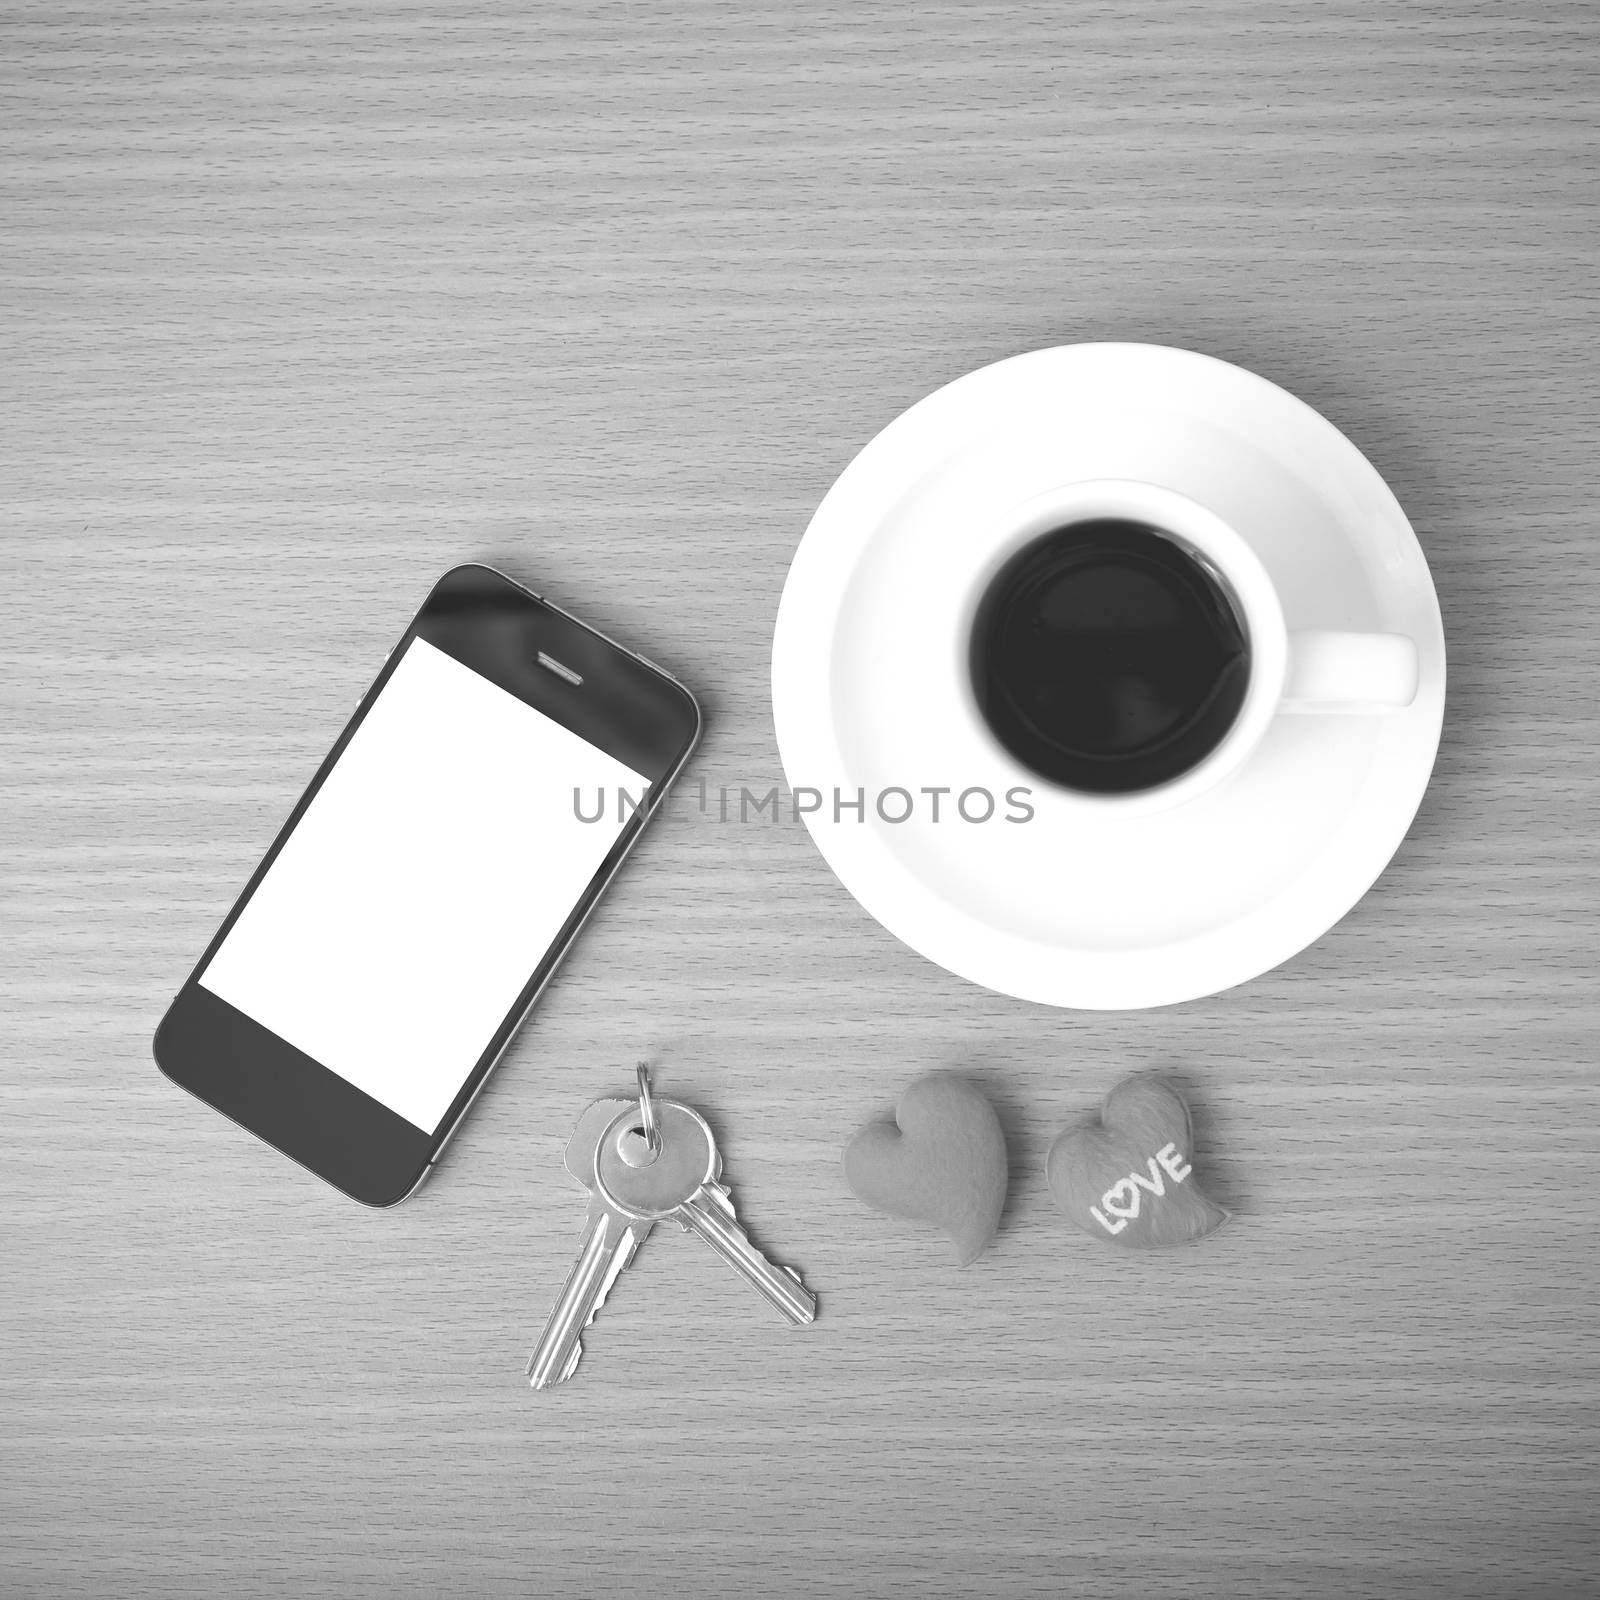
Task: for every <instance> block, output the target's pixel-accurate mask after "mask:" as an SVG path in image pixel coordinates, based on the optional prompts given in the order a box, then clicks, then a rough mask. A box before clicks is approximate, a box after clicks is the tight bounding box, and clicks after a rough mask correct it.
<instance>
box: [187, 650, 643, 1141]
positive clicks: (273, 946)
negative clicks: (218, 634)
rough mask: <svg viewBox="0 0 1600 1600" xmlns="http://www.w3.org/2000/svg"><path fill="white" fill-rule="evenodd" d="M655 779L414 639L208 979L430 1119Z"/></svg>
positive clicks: (430, 1128) (356, 1080) (427, 1123)
mask: <svg viewBox="0 0 1600 1600" xmlns="http://www.w3.org/2000/svg"><path fill="white" fill-rule="evenodd" d="M646 782H647V781H646V779H644V778H643V777H641V776H640V774H638V773H637V772H634V771H633V770H632V769H631V768H629V767H627V766H625V765H624V764H623V763H622V762H620V761H617V760H614V759H613V758H612V757H611V756H609V755H607V754H606V753H605V752H604V751H603V750H597V749H596V748H595V747H594V746H593V745H592V744H590V743H589V742H588V741H587V740H585V739H581V738H579V737H578V735H577V734H575V733H573V732H571V731H570V730H569V729H567V728H564V727H562V726H561V725H560V724H559V723H557V722H554V721H552V720H551V719H550V718H549V717H547V716H545V715H544V714H543V712H540V711H536V710H534V708H533V707H532V706H530V705H527V704H525V703H524V702H523V701H521V700H518V699H517V698H516V696H514V695H511V694H508V693H507V692H506V691H505V690H504V689H502V688H500V687H499V686H498V685H497V684H493V683H491V682H490V681H489V680H488V679H487V678H485V677H483V676H482V675H481V674H479V673H476V672H474V671H472V669H471V668H470V667H465V666H463V665H462V664H461V663H460V662H459V661H457V660H456V659H455V658H454V657H453V656H448V655H446V654H445V653H444V652H443V651H441V650H438V649H435V648H434V646H432V645H430V644H428V643H427V642H426V641H425V640H422V639H414V640H413V641H412V642H411V645H410V647H409V648H408V649H407V650H406V652H405V654H404V656H402V657H401V659H400V661H399V663H398V665H397V666H396V667H395V670H394V672H393V674H392V675H391V677H390V678H389V681H388V683H386V684H385V685H384V688H383V692H382V693H381V694H380V695H379V696H378V698H377V700H376V701H374V702H373V705H372V707H371V709H370V710H369V711H368V712H367V715H366V717H365V718H364V719H363V721H362V723H361V726H360V727H359V728H357V729H356V731H355V734H354V736H353V737H352V738H351V740H350V743H349V744H348V745H346V746H345V750H344V753H343V755H341V756H340V758H339V760H338V762H337V764H336V765H335V766H334V769H333V771H332V772H330V773H329V774H328V777H327V780H326V781H325V782H324V783H323V785H322V787H321V788H320V789H319V790H318V791H317V793H316V796H315V798H314V799H313V800H312V802H311V804H310V805H309V806H308V807H307V808H306V812H305V815H304V816H302V817H301V819H300V821H299V823H298V824H297V825H296V827H295V830H294V832H293V833H292V834H290V835H289V838H288V840H287V841H286V842H285V844H284V847H283V849H282V850H281V851H280V852H279V854H278V858H277V860H275V861H274V862H273V863H272V866H271V868H270V870H269V871H268V872H267V875H266V877H265V878H263V879H262V880H261V883H260V884H259V885H258V886H257V888H256V892H255V893H254V894H253V895H252V896H251V897H250V901H249V903H248V904H247V905H246V906H245V908H244V910H243V912H241V913H240V916H239V920H238V921H237V922H235V923H234V925H233V927H232V928H230V929H229V930H228V936H227V938H226V939H224V940H223V942H222V945H221V947H220V948H219V949H218V950H217V953H216V954H215V955H214V956H213V957H212V958H211V962H210V965H209V966H207V968H206V970H205V972H204V974H203V975H202V977H201V979H200V982H201V984H202V986H203V987H205V988H207V989H209V990H210V991H211V992H212V994H214V995H217V996H218V997H219V998H220V999H223V1000H226V1001H227V1002H228V1004H229V1005H231V1006H233V1007H235V1008H236V1009H238V1010H240V1011H242V1012H244V1014H245V1015H246V1016H248V1017H253V1018H254V1019H255V1020H256V1021H257V1022H259V1023H260V1024H261V1025H262V1027H264V1028H268V1029H270V1030H271V1031H272V1032H273V1033H275V1034H277V1035H278V1037H279V1038H280V1039H285V1040H287V1041H288V1042H289V1043H290V1044H292V1045H293V1046H294V1047H295V1048H296V1049H298V1050H302V1051H304V1052H305V1053H306V1054H307V1055H308V1056H311V1057H312V1058H313V1059H314V1060H317V1061H320V1062H321V1063H322V1065H323V1066H325V1067H327V1068H328V1069H329V1070H330V1071H333V1072H336V1073H338V1074H339V1076H340V1077H341V1078H344V1079H346V1080H347V1081H349V1082H350V1083H353V1084H354V1085H355V1086H356V1087H357V1088H358V1089H361V1090H364V1091H365V1092H366V1093H367V1094H369V1095H371V1096H372V1098H373V1099H374V1100H379V1101H382V1103H383V1104H384V1105H386V1106H388V1107H389V1109H390V1110H391V1111H396V1112H398V1113H399V1114H400V1115H401V1116H402V1117H404V1118H405V1119H406V1121H407V1122H410V1123H414V1124H415V1125H416V1126H417V1127H419V1128H421V1129H422V1131H423V1132H424V1133H432V1132H434V1130H435V1129H436V1128H437V1127H438V1126H439V1123H440V1122H441V1121H442V1120H443V1118H444V1114H445V1112H446V1111H448V1110H449V1108H450V1103H451V1102H452V1101H453V1100H454V1099H455V1097H456V1095H457V1094H458V1093H459V1092H460V1090H461V1086H462V1084H463V1083H464V1082H465V1081H466V1079H467V1076H468V1074H469V1073H470V1072H471V1071H472V1068H473V1067H474V1066H475V1065H476V1064H477V1062H478V1060H479V1058H480V1057H481V1056H482V1055H483V1052H484V1050H485V1049H486V1048H487V1047H488V1044H489V1041H490V1039H491V1038H492V1037H493V1035H494V1032H495V1029H496V1028H498V1027H499V1026H500V1024H501V1023H502V1022H503V1021H504V1020H505V1019H506V1017H507V1016H508V1015H509V1013H510V1012H511V1009H512V1007H513V1006H514V1005H515V1004H516V1001H517V996H518V995H519V994H520V993H521V992H522V990H523V988H524V987H525V986H526V985H527V983H528V980H529V979H530V978H531V977H532V976H533V972H534V969H535V968H536V967H537V966H538V965H539V963H540V961H541V960H542V959H543V958H544V955H545V952H546V951H547V950H548V949H549V948H550V945H551V943H552V942H553V941H554V939H555V936H556V934H557V933H558V932H559V931H560V929H561V926H562V924H563V923H565V922H566V920H567V918H568V916H570V915H571V913H572V910H573V908H574V906H576V905H577V903H578V900H579V897H580V896H581V895H582V893H583V891H584V888H585V887H586V886H587V884H588V883H589V881H590V880H591V879H592V878H593V877H594V875H595V873H596V871H598V869H599V867H600V864H601V862H602V861H604V859H605V857H606V854H607V852H608V851H609V850H610V849H611V847H612V846H613V845H614V844H615V843H616V841H617V836H618V834H619V833H621V831H622V828H623V826H624V823H625V821H626V819H627V815H628V814H629V807H628V804H627V802H626V801H619V799H618V791H619V790H621V791H623V792H624V793H625V794H626V795H627V796H628V797H629V799H630V800H632V801H634V802H638V801H640V800H641V799H642V797H643V795H644V791H645V788H646ZM596 788H600V789H601V790H602V791H603V794H604V800H605V805H604V809H603V812H602V815H601V818H600V820H599V821H596V822H587V823H586V822H583V821H581V820H580V819H579V817H578V815H577V812H578V807H577V805H576V804H575V803H574V795H573V791H574V789H579V790H581V791H582V792H583V795H584V800H583V809H584V811H585V812H587V813H588V814H590V815H592V814H593V812H594V809H595V800H596V796H595V790H596ZM619 813H621V815H620V816H619Z"/></svg>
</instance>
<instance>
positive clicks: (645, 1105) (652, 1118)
mask: <svg viewBox="0 0 1600 1600" xmlns="http://www.w3.org/2000/svg"><path fill="white" fill-rule="evenodd" d="M639 1115H640V1116H641V1117H642V1118H643V1119H644V1142H645V1148H646V1149H648V1150H649V1152H650V1153H651V1155H660V1154H661V1125H660V1123H658V1122H657V1121H656V1103H655V1100H654V1098H653V1097H652V1096H651V1093H650V1068H649V1067H648V1066H647V1065H646V1064H645V1063H644V1062H643V1061H641V1062H640V1063H639Z"/></svg>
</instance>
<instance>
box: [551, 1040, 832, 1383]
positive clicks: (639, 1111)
mask: <svg viewBox="0 0 1600 1600" xmlns="http://www.w3.org/2000/svg"><path fill="white" fill-rule="evenodd" d="M566 1160H567V1171H568V1172H570V1173H571V1174H572V1176H573V1177H574V1178H576V1179H577V1180H578V1182H579V1183H580V1184H582V1185H583V1187H584V1188H585V1189H587V1190H588V1191H589V1214H588V1216H587V1218H586V1219H585V1221H584V1225H583V1240H582V1243H581V1244H580V1245H579V1247H578V1259H577V1261H576V1262H575V1263H574V1264H573V1268H572V1271H571V1273H570V1274H569V1275H568V1278H567V1282H566V1286H565V1288H563V1289H562V1291H561V1294H560V1296H559V1297H558V1298H557V1300H556V1303H555V1306H554V1307H553V1309H552V1310H551V1312H550V1319H549V1321H548V1322H546V1323H545V1326H544V1332H543V1333H541V1334H540V1335H539V1342H538V1344H536V1345H535V1346H534V1347H533V1356H532V1358H531V1359H530V1360H529V1362H528V1381H529V1382H530V1383H531V1384H532V1385H533V1387H534V1388H535V1389H548V1388H549V1387H550V1386H551V1385H552V1384H556V1383H560V1382H562V1381H563V1380H564V1379H566V1378H570V1377H571V1376H572V1374H573V1372H574V1370H575V1369H576V1368H577V1365H578V1358H579V1357H580V1356H581V1355H582V1354H583V1330H584V1329H585V1328H586V1327H588V1325H589V1324H590V1323H591V1322H592V1321H593V1320H594V1316H595V1313H596V1312H597V1311H598V1310H599V1309H600V1307H601V1305H602V1304H603V1303H604V1301H605V1297H606V1295H607V1294H608V1293H609V1292H610V1290H611V1285H612V1284H613V1283H615V1282H616V1281H617V1277H618V1275H619V1274H620V1273H621V1272H622V1269H623V1268H624V1267H626V1266H627V1265H628V1263H629V1262H630V1261H631V1260H632V1259H633V1255H634V1252H635V1251H636V1250H637V1249H638V1248H639V1246H640V1245H641V1244H643V1243H644V1240H645V1236H646V1235H647V1234H648V1233H649V1232H650V1230H651V1229H652V1228H653V1227H655V1225H656V1224H657V1223H658V1222H663V1221H668V1220H670V1221H672V1222H676V1223H677V1224H678V1226H679V1227H680V1228H681V1229H683V1230H684V1231H685V1232H693V1233H697V1234H699V1236H700V1237H701V1238H702V1239H704V1240H705V1242H706V1243H707V1244H709V1245H710V1246H711V1248H712V1249H713V1250H715V1251H716V1252H717V1254H718V1255H719V1256H721V1257H722V1259H723V1260H724V1261H726V1262H728V1263H729V1264H730V1265H731V1266H734V1267H737V1268H738V1270H739V1272H740V1273H741V1274H742V1275H743V1276H744V1277H745V1278H746V1279H748V1280H749V1282H750V1283H751V1285H752V1286H753V1287H754V1288H756V1289H757V1290H759V1291H760V1293H761V1294H762V1295H763V1296H765V1298H766V1299H767V1300H769V1301H770V1302H771V1303H772V1304H773V1305H774V1306H776V1307H777V1308H778V1310H779V1311H781V1312H782V1313H783V1315H784V1316H785V1317H787V1318H788V1319H789V1321H790V1322H792V1323H795V1324H797V1325H803V1324H806V1323H809V1322H812V1321H814V1320H815V1318H816V1315H817V1302H816V1298H815V1297H814V1296H813V1295H812V1294H811V1293H810V1292H809V1291H808V1290H807V1289H806V1286H805V1285H804V1284H803V1283H801V1281H800V1278H799V1275H798V1274H797V1273H795V1272H793V1271H791V1270H790V1269H789V1268H788V1267H780V1266H776V1265H774V1264H773V1263H772V1262H770V1261H768V1260H767V1258H766V1257H765V1256H764V1255H762V1253H761V1252H760V1251H759V1250H758V1249H756V1247H755V1246H754V1245H753V1244H751V1242H750V1240H749V1237H748V1236H747V1235H746V1233H745V1231H744V1229H743V1228H742V1227H740V1225H739V1219H738V1217H737V1216H736V1215H735V1213H734V1209H733V1197H732V1196H731V1195H730V1194H729V1193H728V1189H727V1186H726V1185H725V1184H723V1183H722V1182H721V1181H720V1180H721V1177H722V1157H721V1156H720V1155H719V1154H718V1153H717V1143H716V1140H715V1139H714V1138H713V1137H712V1135H711V1129H710V1128H709V1127H708V1126H707V1125H706V1120H705V1118H704V1117H702V1116H701V1115H700V1114H699V1112H697V1111H692V1110H690V1108H689V1107H688V1106H684V1105H679V1104H678V1103H677V1102H676V1101H672V1100H657V1099H656V1098H655V1097H654V1095H652V1093H651V1092H650V1072H649V1069H648V1068H647V1067H646V1066H644V1065H643V1064H642V1063H641V1064H640V1067H639V1098H638V1100H636V1101H635V1100H597V1101H596V1102H595V1103H594V1104H593V1105H592V1106H590V1107H589V1109H588V1110H587V1111H585V1112H584V1114H583V1115H582V1116H581V1117H580V1118H579V1119H578V1126H577V1129H576V1130H575V1131H574V1133H573V1135H572V1138H571V1139H570V1140H569V1141H568V1143H567V1157H566Z"/></svg>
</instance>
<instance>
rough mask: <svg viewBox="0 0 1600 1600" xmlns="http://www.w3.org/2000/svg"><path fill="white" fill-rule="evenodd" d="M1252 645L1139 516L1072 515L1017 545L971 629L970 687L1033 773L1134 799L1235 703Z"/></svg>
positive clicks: (1172, 769)
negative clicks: (1086, 518)
mask: <svg viewBox="0 0 1600 1600" xmlns="http://www.w3.org/2000/svg"><path fill="white" fill-rule="evenodd" d="M1249 675H1250V650H1249V645H1248V642H1247V640H1246V637H1245V631H1244V624H1243V621H1242V620H1241V618H1240V616H1239V614H1238V612H1237V611H1236V610H1235V609H1234V605H1233V601H1232V600H1231V599H1230V598H1229V596H1228V593H1227V591H1226V590H1225V589H1224V588H1223V586H1222V584H1221V583H1220V582H1219V581H1218V580H1217V579H1216V578H1215V577H1213V576H1212V574H1211V573H1210V572H1209V571H1208V570H1207V568H1206V567H1204V566H1203V565H1202V564H1201V563H1200V562H1199V561H1198V560H1196V558H1195V557H1194V556H1192V555H1191V554H1190V553H1189V552H1188V551H1187V550H1185V549H1184V548H1183V547H1182V546H1181V545H1180V544H1178V543H1176V542H1175V541H1174V540H1173V539H1171V538H1169V537H1167V536H1166V535H1164V534H1163V533H1161V532H1160V531H1159V530H1158V529H1156V528H1153V527H1150V526H1149V525H1148V524H1146V523H1139V522H1125V521H1121V520H1113V519H1109V518H1108V519H1104V520H1100V521H1094V522H1074V523H1070V524H1068V525H1067V526H1066V527H1064V528H1057V529H1056V530H1055V531H1054V532H1052V533H1047V534H1045V535H1044V536H1043V537H1042V538H1039V539H1036V540H1034V542H1033V543H1032V544H1030V545H1028V546H1027V547H1026V548H1024V549H1023V550H1021V551H1019V552H1018V553H1017V554H1016V555H1015V556H1014V557H1013V558H1012V559H1011V560H1010V561H1009V562H1007V564H1006V565H1005V567H1004V568H1003V569H1002V570H1001V571H1000V573H999V574H998V576H997V577H996V578H995V580H994V582H993V583H992V584H990V585H989V588H988V590H987V592H986V593H985V595H984V597H983V600H982V602H981V604H980V605H979V607H978V615H977V619H976V622H975V623H974V626H973V631H972V685H973V688H974V690H975V691H976V693H977V697H978V705H979V707H980V709H981V710H982V712H983V715H984V718H985V720H986V721H987V722H988V724H989V726H990V727H991V728H992V729H993V730H994V733H995V736H996V738H998V739H999V741H1000V742H1001V744H1003V745H1004V746H1005V747H1006V749H1007V750H1009V751H1010V752H1011V754H1012V755H1014V756H1015V757H1016V758H1017V760H1018V761H1020V762H1022V763H1023V765H1024V766H1027V767H1030V768H1032V770H1033V771H1035V772H1037V773H1038V774H1039V775H1040V777H1042V778H1047V779H1049V780H1050V781H1051V782H1052V783H1059V784H1062V785H1064V786H1065V787H1066V788H1069V789H1083V790H1088V791H1090V792H1092V793H1095V794H1131V793H1133V792H1135V791H1137V790H1140V789H1151V788H1154V787H1155V786H1156V785H1158V784H1162V783H1166V782H1168V781H1169V780H1171V779H1173V778H1177V777H1180V776H1181V775H1182V774H1183V773H1185V772H1187V771H1189V769H1190V768H1191V767H1194V766H1196V765H1198V764H1199V762H1201V761H1202V760H1204V759H1205V757H1206V756H1208V755H1209V754H1210V753H1211V752H1212V751H1213V750H1214V749H1216V747H1217V746H1218V745H1219V744H1220V743H1221V742H1222V739H1223V736H1224V735H1225V734H1226V733H1227V731H1228V729H1229V728H1231V727H1232V726H1233V722H1234V718H1235V717H1237V716H1238V714H1239V707H1240V706H1241V705H1242V704H1243V703H1244V693H1245V685H1246V683H1247V682H1248V679H1249Z"/></svg>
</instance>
